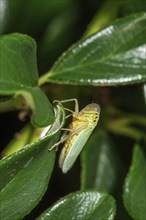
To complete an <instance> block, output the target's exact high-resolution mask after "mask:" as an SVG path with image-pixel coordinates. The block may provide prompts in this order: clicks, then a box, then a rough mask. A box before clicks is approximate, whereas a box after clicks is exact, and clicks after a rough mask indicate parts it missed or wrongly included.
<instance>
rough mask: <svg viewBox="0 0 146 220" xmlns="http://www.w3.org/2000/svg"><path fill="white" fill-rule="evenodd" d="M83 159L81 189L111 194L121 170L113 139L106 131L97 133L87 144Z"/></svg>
mask: <svg viewBox="0 0 146 220" xmlns="http://www.w3.org/2000/svg"><path fill="white" fill-rule="evenodd" d="M81 159H82V160H81V164H82V176H81V189H82V190H87V189H92V188H96V189H98V190H102V191H105V192H111V191H112V190H113V189H114V187H115V184H116V183H117V178H118V171H119V169H120V168H121V167H120V166H119V164H120V163H119V160H118V157H117V155H116V152H115V149H114V143H113V142H112V140H111V138H110V137H109V136H108V135H107V134H106V133H105V132H104V131H97V132H95V133H94V135H92V136H91V138H90V140H89V141H88V143H87V144H86V146H85V148H84V150H83V153H82V157H81Z"/></svg>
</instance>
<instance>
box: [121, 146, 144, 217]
mask: <svg viewBox="0 0 146 220" xmlns="http://www.w3.org/2000/svg"><path fill="white" fill-rule="evenodd" d="M123 198H124V205H125V208H126V210H127V212H128V213H129V215H130V216H131V217H132V218H133V219H135V220H144V219H146V212H145V207H146V159H145V155H144V152H143V151H142V149H141V148H140V146H139V145H136V146H135V148H134V152H133V158H132V164H131V167H130V170H129V173H128V175H127V178H126V180H125V185H124V192H123Z"/></svg>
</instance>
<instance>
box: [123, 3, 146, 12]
mask: <svg viewBox="0 0 146 220" xmlns="http://www.w3.org/2000/svg"><path fill="white" fill-rule="evenodd" d="M121 3H122V4H121V10H120V14H132V13H136V12H142V11H146V6H145V1H143V0H123V1H122V2H121Z"/></svg>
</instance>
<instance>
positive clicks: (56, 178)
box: [0, 0, 145, 220]
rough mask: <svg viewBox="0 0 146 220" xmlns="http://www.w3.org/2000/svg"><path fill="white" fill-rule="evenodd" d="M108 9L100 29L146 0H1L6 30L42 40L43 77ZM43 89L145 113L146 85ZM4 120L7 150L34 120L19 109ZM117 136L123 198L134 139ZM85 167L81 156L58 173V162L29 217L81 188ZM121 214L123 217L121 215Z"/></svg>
mask: <svg viewBox="0 0 146 220" xmlns="http://www.w3.org/2000/svg"><path fill="white" fill-rule="evenodd" d="M132 2H133V3H132ZM139 2H141V4H139ZM103 7H105V8H106V10H105V9H104V12H105V13H107V15H108V13H109V14H111V17H110V19H109V22H108V23H107V24H106V23H103V24H102V25H101V28H100V29H102V28H104V27H106V26H107V25H109V24H110V23H111V22H112V21H113V20H114V19H115V18H120V17H123V16H126V15H128V14H130V13H134V12H138V11H141V10H143V8H144V7H145V1H138V0H137V1H136V0H134V1H132V0H123V1H120V0H0V34H1V35H3V34H9V33H16V32H18V33H23V34H27V35H30V36H31V37H33V38H34V39H35V41H36V43H37V60H38V71H39V75H42V74H44V73H45V72H46V71H48V70H49V69H50V68H51V66H52V65H53V63H54V62H55V61H56V60H57V58H58V57H59V56H60V55H61V54H62V53H63V52H64V51H65V50H66V49H68V48H69V47H70V46H71V45H72V44H74V43H75V42H77V41H78V40H79V39H81V38H82V36H83V35H84V34H85V33H86V30H87V28H88V25H89V23H90V22H91V21H92V19H93V18H94V16H96V15H97V14H100V12H101V11H102V8H103ZM110 12H111V13H110ZM103 16H104V15H103ZM42 89H44V91H45V92H46V93H47V95H48V98H49V99H50V101H51V102H53V100H55V99H57V100H58V99H59V100H63V99H69V98H77V99H78V100H79V105H80V108H82V107H84V106H85V105H87V104H89V103H91V102H92V101H93V102H97V103H99V104H100V105H101V108H102V109H103V110H104V111H106V109H107V108H108V106H109V105H113V106H116V107H117V108H118V109H120V110H122V111H125V112H127V113H130V112H133V113H138V114H145V106H144V99H143V90H142V86H141V85H133V86H123V87H117V88H115V87H91V86H82V87H81V86H70V85H55V84H49V85H45V86H44V87H43V88H42ZM69 107H71V108H73V105H71V106H70V105H69ZM102 117H104V116H102V115H101V122H100V125H99V126H103V120H104V119H102ZM0 121H1V126H0V134H1V150H2V149H3V148H4V147H5V146H6V145H7V144H8V143H9V141H10V140H11V139H12V138H13V136H14V135H15V134H16V133H17V132H19V130H20V129H21V128H22V127H23V126H24V125H25V124H26V123H27V121H28V120H27V119H26V121H20V120H19V119H18V112H5V113H2V114H1V116H0ZM111 136H112V138H113V141H114V142H115V143H116V147H117V149H116V151H117V154H118V155H120V161H119V163H120V167H121V170H120V173H119V180H118V181H119V182H117V185H116V186H115V188H114V189H113V190H112V192H111V193H112V194H113V195H114V196H116V197H117V199H119V197H118V196H119V194H120V193H121V192H120V190H119V188H120V187H121V190H122V184H123V182H120V179H122V178H123V177H124V176H125V173H126V172H127V171H128V167H129V164H130V161H131V152H132V146H133V144H134V141H133V140H132V139H129V138H127V137H124V136H122V137H121V136H118V135H115V134H111ZM118 157H119V156H118ZM56 161H57V160H56ZM79 169H80V163H79V160H78V161H77V163H76V164H75V166H74V167H73V169H72V170H71V171H70V172H69V173H68V174H67V175H64V176H63V174H62V173H61V171H59V172H58V164H57V163H56V166H55V171H54V174H53V176H52V178H51V182H50V185H49V190H48V191H47V193H46V194H45V196H44V198H43V200H42V201H41V203H40V204H39V205H38V206H37V207H36V208H35V209H34V211H33V212H32V213H31V214H30V215H29V217H26V219H35V217H36V216H37V215H38V214H39V213H41V212H42V211H43V210H45V209H46V208H47V207H48V206H50V205H51V204H53V203H54V202H55V201H56V200H57V199H59V198H60V197H62V196H64V195H66V194H68V193H70V192H73V191H75V190H79V188H80V172H79ZM62 176H63V178H62ZM68 180H70V181H68ZM68 182H69V183H70V182H71V184H68ZM48 198H49V199H48ZM50 198H51V199H50ZM119 204H120V201H119ZM121 210H122V209H121ZM121 212H122V211H121ZM123 213H124V211H123ZM119 216H122V215H121V214H119ZM123 216H124V218H123ZM123 216H122V217H121V218H120V217H118V219H119V220H120V219H121V220H123V219H124V220H126V219H130V218H129V217H128V216H127V215H126V214H125V213H124V214H123Z"/></svg>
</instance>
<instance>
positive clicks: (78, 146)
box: [62, 127, 94, 173]
mask: <svg viewBox="0 0 146 220" xmlns="http://www.w3.org/2000/svg"><path fill="white" fill-rule="evenodd" d="M93 129H94V127H87V128H85V129H83V130H82V131H81V132H80V133H79V135H78V136H77V138H76V140H75V141H74V143H73V144H72V146H71V148H70V150H69V152H68V154H67V156H66V157H65V159H64V161H63V164H62V172H63V173H66V172H67V171H68V170H69V169H70V168H71V167H72V166H73V164H74V162H75V161H76V159H77V157H78V155H79V154H80V152H81V150H82V149H83V147H84V145H85V143H86V142H87V140H88V138H89V136H90V135H91V133H92V131H93Z"/></svg>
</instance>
